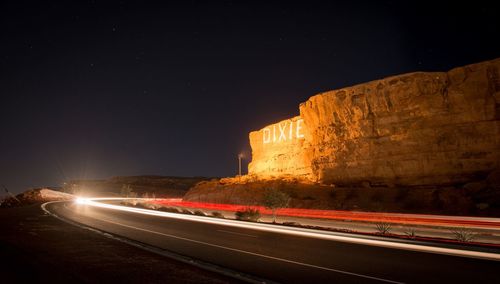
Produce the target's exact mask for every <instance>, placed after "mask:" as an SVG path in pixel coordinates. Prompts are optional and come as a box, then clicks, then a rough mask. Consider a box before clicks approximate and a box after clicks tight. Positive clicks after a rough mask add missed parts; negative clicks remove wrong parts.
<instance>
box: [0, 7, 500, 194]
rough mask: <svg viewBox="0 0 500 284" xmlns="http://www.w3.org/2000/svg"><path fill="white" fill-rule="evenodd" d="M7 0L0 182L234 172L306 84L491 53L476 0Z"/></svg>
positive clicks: (493, 38) (20, 184) (498, 34)
mask: <svg viewBox="0 0 500 284" xmlns="http://www.w3.org/2000/svg"><path fill="white" fill-rule="evenodd" d="M4 2H5V1H4ZM11 2H12V3H8V4H6V3H2V4H0V24H1V25H0V36H1V42H0V43H1V44H0V107H1V112H0V184H4V185H5V186H6V187H7V188H8V189H10V190H11V191H13V192H20V191H22V190H25V189H27V188H29V187H38V186H58V185H61V184H62V182H64V181H66V180H69V179H80V178H108V177H111V176H116V175H141V174H158V175H173V176H232V175H235V174H236V172H237V154H238V153H239V152H241V151H243V152H244V153H246V156H247V159H246V161H245V162H246V163H247V162H248V160H249V159H248V158H249V157H250V147H249V144H248V133H249V132H250V131H252V130H257V129H260V128H262V127H263V126H265V125H266V124H269V123H273V122H276V121H278V120H281V119H285V118H289V117H292V116H295V115H297V114H298V106H299V103H301V102H303V101H305V100H307V99H308V98H309V97H310V96H312V95H314V94H316V93H319V92H323V91H328V90H332V89H338V88H342V87H347V86H351V85H353V84H357V83H363V82H366V81H370V80H375V79H381V78H384V77H386V76H390V75H396V74H401V73H406V72H413V71H446V70H448V69H450V68H453V67H457V66H462V65H466V64H470V63H476V62H480V61H484V60H490V59H493V58H496V57H500V45H499V43H498V40H499V38H500V17H499V13H498V12H499V9H498V8H496V7H492V6H491V5H492V4H489V3H488V2H486V1H485V2H481V1H473V2H471V3H469V4H467V5H462V4H457V3H456V2H457V1H454V2H451V3H453V4H447V5H442V6H437V4H436V2H437V1H434V2H425V1H418V2H414V3H413V4H408V2H406V1H401V2H404V3H399V4H398V3H396V2H383V1H376V2H377V3H372V4H370V3H368V4H365V3H362V2H354V1H348V2H349V3H350V4H331V3H330V4H328V3H326V2H327V1H322V2H325V3H321V2H317V3H315V2H314V1H304V2H303V3H302V4H291V2H290V1H283V2H271V1H265V2H262V3H261V4H257V2H255V1H220V2H212V3H205V1H179V3H177V4H165V3H163V4H162V5H161V6H158V5H150V4H144V3H142V2H143V1H140V2H139V1H138V2H130V1H61V2H54V1H47V2H45V1H40V2H39V1H33V3H30V2H25V1H11ZM41 2H43V3H41ZM159 2H161V1H159ZM163 2H171V1H163ZM207 2H208V1H207ZM328 2H333V1H328ZM346 2H347V1H346ZM370 2H375V1H370ZM490 2H492V1H490ZM264 3H265V4H264Z"/></svg>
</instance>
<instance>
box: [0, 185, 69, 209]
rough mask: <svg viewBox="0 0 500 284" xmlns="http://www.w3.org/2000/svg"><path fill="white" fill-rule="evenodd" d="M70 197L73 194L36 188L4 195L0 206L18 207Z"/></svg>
mask: <svg viewBox="0 0 500 284" xmlns="http://www.w3.org/2000/svg"><path fill="white" fill-rule="evenodd" d="M72 198H74V196H73V195H71V194H68V193H64V192H60V191H57V190H52V189H49V188H36V189H30V190H27V191H25V192H23V193H20V194H18V195H16V196H8V197H5V198H4V199H3V200H2V201H1V202H0V208H9V207H20V206H26V205H30V204H35V203H41V202H47V201H55V200H69V199H72Z"/></svg>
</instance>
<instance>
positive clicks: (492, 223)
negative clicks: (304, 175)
mask: <svg viewBox="0 0 500 284" xmlns="http://www.w3.org/2000/svg"><path fill="white" fill-rule="evenodd" d="M150 202H151V203H155V204H160V205H163V206H174V207H187V208H199V209H206V210H220V211H229V212H236V211H239V210H244V209H245V208H249V207H250V208H254V209H258V210H259V211H260V212H261V213H262V214H266V215H271V214H272V211H271V210H269V209H267V208H265V207H263V206H248V205H237V204H219V203H205V202H189V201H182V199H163V200H152V201H150ZM278 212H279V215H280V216H289V217H302V218H319V219H329V220H351V221H362V222H387V223H397V224H406V225H433V226H448V227H460V226H467V227H474V228H482V229H496V230H500V218H486V217H468V216H445V215H425V214H403V213H381V212H361V211H341V210H320V209H303V208H282V209H279V210H278Z"/></svg>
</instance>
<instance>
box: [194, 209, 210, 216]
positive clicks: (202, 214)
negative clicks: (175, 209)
mask: <svg viewBox="0 0 500 284" xmlns="http://www.w3.org/2000/svg"><path fill="white" fill-rule="evenodd" d="M193 213H194V215H198V216H207V215H206V214H205V213H203V211H201V210H196V211H194V212H193Z"/></svg>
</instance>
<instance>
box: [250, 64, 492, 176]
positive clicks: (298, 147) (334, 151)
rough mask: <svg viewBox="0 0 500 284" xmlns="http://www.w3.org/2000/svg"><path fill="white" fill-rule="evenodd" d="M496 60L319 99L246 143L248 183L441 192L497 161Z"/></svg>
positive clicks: (482, 172) (409, 76) (412, 75)
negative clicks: (435, 188) (291, 181)
mask: <svg viewBox="0 0 500 284" xmlns="http://www.w3.org/2000/svg"><path fill="white" fill-rule="evenodd" d="M499 142H500V58H499V59H495V60H492V61H487V62H482V63H478V64H472V65H468V66H465V67H459V68H455V69H452V70H451V71H449V72H416V73H410V74H404V75H400V76H393V77H389V78H386V79H382V80H376V81H372V82H368V83H364V84H360V85H356V86H353V87H347V88H343V89H339V90H334V91H329V92H325V93H321V94H318V95H315V96H313V97H311V98H309V99H308V100H307V101H306V102H304V103H302V104H300V115H299V116H296V117H293V118H291V119H287V120H283V121H280V122H278V123H275V124H271V125H269V126H266V127H264V128H262V129H261V130H258V131H253V132H251V133H250V145H251V147H252V162H251V163H250V164H249V174H250V175H255V176H258V177H260V178H270V177H283V176H293V177H298V178H301V179H304V180H310V181H318V182H321V183H326V184H331V183H333V184H338V185H354V184H365V185H366V184H370V185H383V186H396V185H404V186H414V185H440V184H441V185H445V184H459V183H466V182H469V181H471V180H477V179H480V178H484V177H486V176H487V175H488V174H490V172H492V171H494V170H495V169H498V167H499V160H500V147H499V146H500V143H499Z"/></svg>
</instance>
